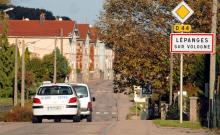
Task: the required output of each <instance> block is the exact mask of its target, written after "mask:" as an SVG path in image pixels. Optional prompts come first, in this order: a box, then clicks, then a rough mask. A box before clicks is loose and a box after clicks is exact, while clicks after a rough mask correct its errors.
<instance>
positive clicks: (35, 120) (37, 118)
mask: <svg viewBox="0 0 220 135" xmlns="http://www.w3.org/2000/svg"><path fill="white" fill-rule="evenodd" d="M32 123H42V118H41V117H38V116H33V117H32Z"/></svg>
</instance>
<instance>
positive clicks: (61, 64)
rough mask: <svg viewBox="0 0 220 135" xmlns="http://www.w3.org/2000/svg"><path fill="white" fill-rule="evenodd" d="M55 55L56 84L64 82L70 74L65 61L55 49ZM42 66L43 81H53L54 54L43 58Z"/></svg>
mask: <svg viewBox="0 0 220 135" xmlns="http://www.w3.org/2000/svg"><path fill="white" fill-rule="evenodd" d="M56 53H57V82H64V80H65V77H66V76H67V75H68V74H69V73H70V67H69V65H68V61H67V59H66V58H65V57H64V56H63V55H62V54H61V53H60V50H59V49H58V48H57V49H56ZM42 66H43V67H44V69H45V70H44V76H43V79H44V81H45V80H50V81H53V73H54V52H53V53H51V54H49V55H45V56H44V57H43V61H42Z"/></svg>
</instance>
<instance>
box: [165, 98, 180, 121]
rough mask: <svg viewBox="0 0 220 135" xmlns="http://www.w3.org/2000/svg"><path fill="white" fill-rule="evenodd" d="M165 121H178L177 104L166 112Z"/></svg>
mask: <svg viewBox="0 0 220 135" xmlns="http://www.w3.org/2000/svg"><path fill="white" fill-rule="evenodd" d="M166 119H168V120H178V119H179V107H178V103H177V102H176V103H174V104H172V105H171V106H170V107H169V108H168V111H167V116H166Z"/></svg>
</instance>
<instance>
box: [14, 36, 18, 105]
mask: <svg viewBox="0 0 220 135" xmlns="http://www.w3.org/2000/svg"><path fill="white" fill-rule="evenodd" d="M17 91H18V39H17V38H16V39H15V82H14V106H16V105H17V104H18V95H17Z"/></svg>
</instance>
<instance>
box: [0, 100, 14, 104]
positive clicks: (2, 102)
mask: <svg viewBox="0 0 220 135" xmlns="http://www.w3.org/2000/svg"><path fill="white" fill-rule="evenodd" d="M0 105H13V100H12V98H0Z"/></svg>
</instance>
